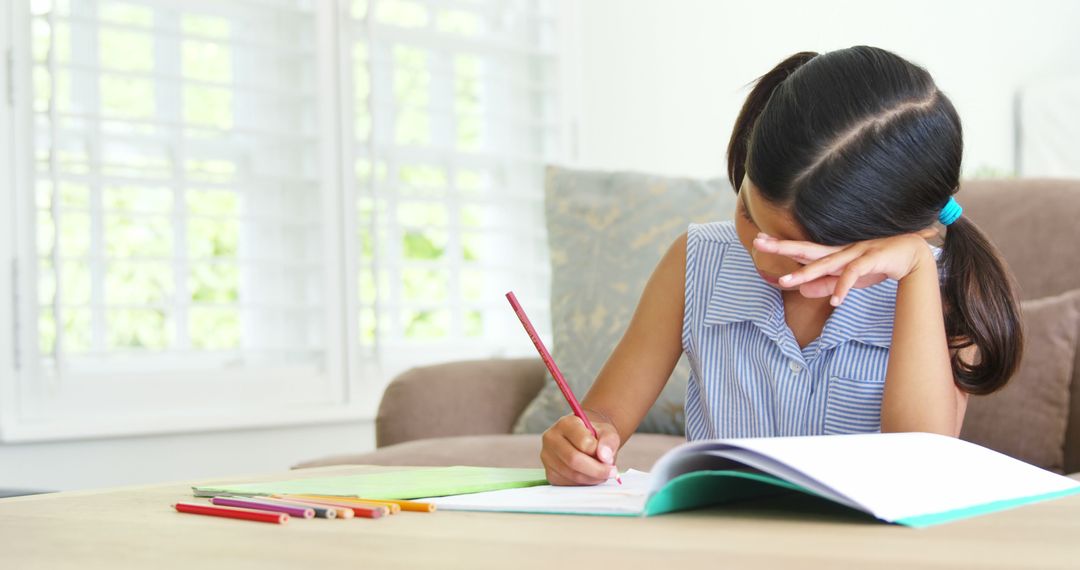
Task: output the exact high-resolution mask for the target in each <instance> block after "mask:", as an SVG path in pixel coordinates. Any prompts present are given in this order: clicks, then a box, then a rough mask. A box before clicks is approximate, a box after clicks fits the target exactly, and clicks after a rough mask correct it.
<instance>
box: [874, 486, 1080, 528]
mask: <svg viewBox="0 0 1080 570" xmlns="http://www.w3.org/2000/svg"><path fill="white" fill-rule="evenodd" d="M1076 494H1080V487H1074V488H1071V489H1062V490H1060V491H1054V492H1052V493H1044V494H1041V495H1032V496H1030V497H1018V498H1015V499H1005V500H1002V501H994V502H992V503H984V504H981V505H975V506H972V507H964V508H962V509H953V510H950V511H943V512H940V513H932V514H927V515H918V516H914V517H906V518H902V519H897V520H895V521H893V522H894V523H896V524H899V525H903V526H907V527H911V528H926V527H928V526H934V525H938V524H944V523H949V522H954V521H958V520H962V519H967V518H971V517H977V516H979V515H986V514H990V513H996V512H998V511H1004V510H1008V509H1014V508H1016V507H1022V506H1024V505H1030V504H1032V503H1041V502H1043V501H1049V500H1052V499H1059V498H1061V497H1068V496H1069V495H1076Z"/></svg>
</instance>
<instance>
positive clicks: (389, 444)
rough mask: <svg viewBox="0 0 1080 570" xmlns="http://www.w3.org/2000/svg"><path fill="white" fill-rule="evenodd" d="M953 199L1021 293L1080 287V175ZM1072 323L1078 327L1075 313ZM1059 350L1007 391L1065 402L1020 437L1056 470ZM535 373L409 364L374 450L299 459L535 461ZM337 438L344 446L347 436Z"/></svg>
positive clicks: (1078, 402) (1076, 382)
mask: <svg viewBox="0 0 1080 570" xmlns="http://www.w3.org/2000/svg"><path fill="white" fill-rule="evenodd" d="M958 200H959V202H960V203H961V204H962V205H963V207H964V215H966V216H969V217H970V218H971V219H972V220H974V221H975V222H976V223H977V224H978V225H979V226H980V227H981V228H982V229H983V230H984V231H985V232H986V233H987V234H988V235H989V236H990V238H991V239H992V240H993V241H994V242H995V244H996V245H997V246H998V248H999V249H1000V250H1001V251H1002V253H1003V255H1004V256H1005V258H1006V260H1007V261H1008V263H1009V265H1010V266H1011V268H1012V270H1013V272H1014V274H1016V276H1017V281H1018V282H1019V284H1020V289H1021V297H1022V298H1023V299H1025V300H1027V299H1039V298H1043V297H1047V296H1051V295H1056V294H1059V293H1062V292H1066V291H1070V290H1072V289H1076V288H1080V254H1078V253H1077V250H1078V247H1080V180H1046V179H1030V180H1022V179H1006V180H971V181H966V182H965V183H964V184H963V187H962V189H961V192H960V194H959V195H958ZM1075 325H1076V326H1077V327H1080V323H1075ZM523 334H524V333H523ZM1058 352H1059V353H1061V351H1058ZM1067 354H1069V357H1068V358H1064V357H1062V358H1059V360H1062V361H1061V362H1056V363H1042V362H1030V363H1026V364H1027V365H1028V366H1030V367H1034V368H1035V370H1034V372H1033V373H1034V374H1035V375H1036V376H1038V375H1039V374H1041V373H1042V372H1041V370H1042V368H1040V367H1045V366H1048V365H1049V364H1054V365H1055V366H1056V367H1057V369H1058V370H1062V369H1064V370H1066V374H1071V377H1069V376H1067V377H1065V382H1064V383H1062V384H1061V387H1060V389H1059V391H1060V393H1052V394H1050V396H1049V399H1048V400H1047V398H1046V397H1045V395H1044V397H1043V400H1044V402H1043V403H1039V402H1034V401H1028V400H1026V399H1025V398H1026V396H1025V394H1023V393H1020V394H1018V395H1016V394H1014V396H1013V397H1014V398H1018V403H1016V404H1015V406H1019V407H1021V408H1023V409H1024V413H1025V414H1028V415H1029V417H1040V418H1041V417H1043V416H1045V415H1046V414H1049V413H1051V412H1049V411H1044V410H1043V409H1042V408H1040V406H1044V405H1045V404H1046V401H1049V403H1051V404H1055V403H1056V404H1060V405H1061V406H1064V407H1063V408H1062V409H1061V410H1060V412H1061V413H1060V415H1061V416H1062V422H1061V423H1065V424H1066V425H1065V426H1064V429H1063V431H1064V440H1063V443H1062V438H1061V434H1060V433H1059V434H1054V433H1050V432H1051V431H1054V430H1047V433H1045V434H1036V435H1037V437H1038V438H1039V440H1038V441H1027V442H1021V445H1030V446H1046V445H1050V446H1058V445H1060V446H1063V448H1064V466H1063V470H1064V471H1065V472H1066V473H1072V472H1077V471H1080V363H1078V359H1080V354H1077V351H1076V350H1075V347H1073V350H1072V351H1068V352H1067ZM557 357H558V355H556V358H557ZM1066 360H1071V361H1066ZM1063 367H1064V368H1063ZM1029 371H1030V370H1029ZM1046 374H1049V372H1046ZM1070 378H1071V380H1070ZM544 380H545V371H544V367H543V365H542V363H541V362H540V360H539V359H538V358H535V359H534V358H528V359H492V360H482V361H471V362H451V363H447V364H440V365H435V366H426V367H422V368H414V369H412V370H409V371H407V372H405V373H403V374H401V375H400V376H398V377H397V378H396V379H394V380H393V382H392V383H391V384H390V385H389V387H388V388H387V389H386V392H385V394H384V395H383V399H382V402H381V404H380V408H379V413H378V417H377V419H376V426H375V427H376V446H377V449H376V450H375V451H373V452H369V453H359V454H344V455H338V456H333V457H326V458H321V459H316V460H313V461H309V462H306V463H303V464H301V465H298V467H308V466H316V465H331V464H343V463H350V464H377V465H488V466H505V467H530V466H540V460H539V452H540V438H539V436H538V435H536V434H527V435H515V434H512V433H511V431H512V427H513V425H514V422H515V420H516V419H517V417H518V415H519V414H520V413H521V412H522V411H523V410H524V408H525V406H526V405H528V403H529V402H530V401H531V399H532V398H533V396H535V395H536V393H537V392H538V391H539V390H540V388H541V387H542V385H543V383H544ZM1025 390H1027V389H1026V388H1025ZM1074 394H1075V395H1076V396H1075V397H1073V395H1074ZM579 396H583V395H579ZM1010 405H1014V404H1010ZM1010 417H1012V416H1010ZM1018 417H1022V416H1018ZM1013 421H1015V422H1021V421H1023V420H1016V419H1014V420H1013ZM993 424H996V425H991V426H990V427H983V428H980V429H979V431H980V432H982V433H968V429H967V427H968V426H965V434H964V437H965V438H968V439H973V440H976V441H980V442H981V443H983V444H984V445H988V446H990V447H995V443H997V442H998V441H999V440H1002V439H1003V438H1007V437H1009V436H1010V433H1011V432H1012V431H1014V428H1015V427H1016V426H1012V425H1009V424H1008V422H993ZM1055 437H1056V439H1055ZM681 441H683V439H682V438H681V437H677V436H670V435H658V434H645V433H638V434H635V435H634V436H633V437H632V438H630V440H629V441H628V442H626V444H625V446H624V447H623V449H622V450H620V453H619V456H618V464H619V467H620V468H623V469H626V468H636V469H642V470H648V469H649V467H650V466H651V465H652V463H653V462H654V461H655V460H656V459H657V457H659V455H660V454H662V453H663V452H664V451H666V450H667V449H669V448H671V447H672V446H674V445H677V444H678V443H680V442H681ZM1013 444H1014V445H1015V442H1013ZM342 445H343V447H345V448H347V447H348V443H346V442H343V444H342ZM1047 467H1049V466H1047ZM1058 469H1059V470H1061V466H1058Z"/></svg>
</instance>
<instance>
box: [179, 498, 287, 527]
mask: <svg viewBox="0 0 1080 570" xmlns="http://www.w3.org/2000/svg"><path fill="white" fill-rule="evenodd" d="M173 508H175V509H176V510H178V511H180V512H182V513H191V514H193V515H209V516H212V517H226V518H230V519H244V520H248V521H259V522H268V523H277V524H285V523H287V522H289V515H287V514H285V513H268V512H265V511H254V510H251V509H233V508H229V507H215V506H211V505H197V504H195V503H176V504H175V505H173Z"/></svg>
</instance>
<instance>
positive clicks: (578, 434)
mask: <svg viewBox="0 0 1080 570" xmlns="http://www.w3.org/2000/svg"><path fill="white" fill-rule="evenodd" d="M590 423H592V425H593V427H594V428H595V429H596V435H597V436H599V441H597V438H594V437H593V436H592V434H591V433H589V430H588V428H586V427H585V423H584V422H582V421H581V419H580V418H578V417H577V416H575V415H573V414H569V415H566V416H563V417H561V418H559V421H557V422H555V424H554V425H552V426H551V427H550V428H548V430H547V431H545V432H544V435H543V438H542V439H543V449H542V450H541V451H540V460H541V461H543V462H544V469H545V470H546V471H547V480H548V483H551V484H552V485H597V484H600V483H603V482H604V481H607V480H608V479H610V478H612V477H614V476H615V475H616V468H615V454H616V453H618V450H619V432H618V431H616V429H615V426H614V425H612V424H611V423H609V422H606V421H603V420H594V419H592V418H591V417H590ZM597 458H599V459H597Z"/></svg>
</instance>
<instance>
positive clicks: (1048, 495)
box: [425, 433, 1080, 527]
mask: <svg viewBox="0 0 1080 570" xmlns="http://www.w3.org/2000/svg"><path fill="white" fill-rule="evenodd" d="M623 483H624V485H622V486H619V485H617V484H615V482H614V481H608V482H606V483H604V484H602V485H597V486H595V487H555V486H550V485H542V486H536V487H529V488H522V489H511V490H505V491H493V492H484V493H476V494H471V495H458V496H453V497H438V498H430V499H425V500H430V501H431V502H434V503H436V504H437V505H439V508H440V509H449V510H482V511H512V512H532V513H565V514H593V515H623V516H640V515H658V514H662V513H667V512H672V511H678V510H684V509H690V508H696V507H702V506H707V505H716V504H722V503H726V502H732V501H737V500H745V499H751V498H755V497H763V496H768V495H775V494H777V493H778V492H786V491H799V492H803V493H808V494H811V495H817V496H820V497H823V498H826V499H829V500H831V501H835V502H837V503H840V504H842V505H846V506H848V507H850V508H853V509H857V510H859V511H863V512H866V513H869V514H871V515H873V516H875V517H877V518H878V519H881V520H883V521H887V522H892V523H897V524H902V525H906V526H913V527H923V526H929V525H933V524H939V523H944V522H949V521H952V520H957V519H962V518H967V517H970V516H975V515H978V514H983V513H989V512H993V511H998V510H1002V509H1007V508H1011V507H1015V506H1019V505H1023V504H1027V503H1032V502H1036V501H1041V500H1047V499H1052V498H1056V497H1061V496H1065V495H1069V494H1073V493H1080V482H1077V481H1075V480H1073V479H1070V478H1068V477H1063V476H1061V475H1057V474H1054V473H1051V472H1049V471H1045V470H1043V469H1039V468H1037V467H1034V466H1032V465H1029V464H1027V463H1024V462H1022V461H1017V460H1016V459H1013V458H1011V457H1008V456H1006V455H1002V454H1000V453H997V452H996V451H991V450H989V449H986V448H984V447H980V446H978V445H975V444H973V443H968V442H966V441H962V440H959V439H956V438H951V437H946V436H940V435H933V434H926V433H890V434H856V435H834V436H811V437H776V438H753V439H730V440H722V439H721V440H707V441H697V442H693V443H686V444H683V445H680V446H679V447H676V448H675V449H672V450H671V451H669V452H667V453H666V454H664V456H663V457H661V458H660V460H659V461H657V462H656V464H655V465H654V466H653V469H652V473H651V474H647V473H642V472H640V471H633V470H631V471H629V472H627V473H626V475H625V476H624V478H623Z"/></svg>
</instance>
